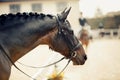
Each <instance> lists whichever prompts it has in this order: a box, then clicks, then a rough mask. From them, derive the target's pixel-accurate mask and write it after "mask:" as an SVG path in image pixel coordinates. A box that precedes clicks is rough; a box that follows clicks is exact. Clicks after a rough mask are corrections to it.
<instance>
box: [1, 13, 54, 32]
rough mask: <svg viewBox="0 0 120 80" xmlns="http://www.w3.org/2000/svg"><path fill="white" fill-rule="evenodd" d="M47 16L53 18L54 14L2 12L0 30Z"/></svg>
mask: <svg viewBox="0 0 120 80" xmlns="http://www.w3.org/2000/svg"><path fill="white" fill-rule="evenodd" d="M45 17H49V18H51V19H52V18H53V15H50V14H47V15H45V14H43V13H40V14H38V13H32V12H30V13H25V12H24V13H16V14H12V13H9V14H2V15H0V30H2V29H4V28H7V27H9V26H11V25H14V24H17V23H24V22H26V21H30V20H32V19H41V20H44V18H45Z"/></svg>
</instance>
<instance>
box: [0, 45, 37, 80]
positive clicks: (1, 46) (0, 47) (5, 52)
mask: <svg viewBox="0 0 120 80" xmlns="http://www.w3.org/2000/svg"><path fill="white" fill-rule="evenodd" d="M0 49H1V50H2V51H3V52H4V54H5V55H6V57H7V58H8V60H9V61H10V62H11V64H12V65H13V66H14V67H15V68H16V69H18V70H19V71H20V72H22V73H23V74H25V75H26V76H28V77H29V78H31V79H33V80H36V79H34V78H32V77H31V76H30V75H28V74H27V73H25V72H24V71H22V70H21V69H20V68H18V67H17V66H16V65H15V64H14V62H13V61H12V59H11V58H10V56H9V55H8V54H7V53H8V52H7V51H6V50H5V49H4V47H3V45H2V44H1V43H0Z"/></svg>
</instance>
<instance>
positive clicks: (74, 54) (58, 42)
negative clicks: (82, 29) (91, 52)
mask: <svg viewBox="0 0 120 80" xmlns="http://www.w3.org/2000/svg"><path fill="white" fill-rule="evenodd" d="M70 10H71V8H69V9H68V10H67V11H66V10H64V11H63V12H62V13H61V14H58V15H57V17H56V21H57V24H58V25H57V32H56V34H55V35H54V37H52V41H51V45H50V48H51V49H53V50H55V51H57V52H60V54H62V55H63V56H65V57H66V58H67V59H71V60H72V62H73V64H74V65H83V64H84V63H85V61H86V59H87V56H86V54H85V51H84V49H83V47H82V45H81V44H80V43H79V41H78V39H77V37H76V36H75V34H74V31H73V30H72V29H71V25H70V23H69V21H68V20H66V19H67V16H68V14H69V12H70Z"/></svg>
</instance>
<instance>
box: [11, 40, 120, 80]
mask: <svg viewBox="0 0 120 80" xmlns="http://www.w3.org/2000/svg"><path fill="white" fill-rule="evenodd" d="M54 53H55V52H53V51H51V50H49V48H48V47H47V46H39V47H37V48H36V49H34V50H33V51H31V52H30V53H29V54H27V55H25V56H24V57H23V58H21V59H20V60H19V61H20V62H22V63H24V64H27V65H34V66H41V65H42V64H44V63H45V62H47V60H48V58H49V56H50V55H51V54H54ZM57 55H58V56H55V58H57V60H58V59H60V57H61V56H60V55H59V54H58V53H57ZM87 56H88V60H87V61H86V63H85V64H84V65H82V66H73V65H72V63H71V64H70V65H69V66H68V67H67V69H66V70H65V72H64V74H65V79H64V80H120V39H99V40H98V39H97V40H93V41H92V42H91V43H90V45H89V47H88V49H87ZM53 59H54V58H53ZM50 62H52V61H50ZM65 63H66V61H62V62H61V64H62V65H60V64H59V65H60V66H58V67H60V69H62V68H63V67H64V66H65ZM16 65H18V67H19V68H20V69H22V70H23V71H24V72H26V73H27V74H29V75H31V76H33V75H34V74H35V73H36V72H37V71H38V70H39V69H31V68H27V67H24V66H21V65H20V64H18V63H17V62H16ZM49 70H50V68H49V69H48V68H46V69H44V70H43V72H41V74H40V75H39V76H42V77H43V78H45V77H47V76H46V75H45V74H46V72H49ZM10 80H31V79H30V78H28V77H27V76H25V75H24V74H22V73H21V72H19V71H18V70H16V69H15V68H14V67H12V73H11V77H10ZM37 80H45V79H37Z"/></svg>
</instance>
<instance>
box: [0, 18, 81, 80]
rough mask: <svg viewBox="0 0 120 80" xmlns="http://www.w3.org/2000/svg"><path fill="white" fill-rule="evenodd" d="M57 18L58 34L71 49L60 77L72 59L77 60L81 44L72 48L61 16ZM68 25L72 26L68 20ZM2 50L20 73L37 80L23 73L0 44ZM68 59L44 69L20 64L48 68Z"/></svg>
mask: <svg viewBox="0 0 120 80" xmlns="http://www.w3.org/2000/svg"><path fill="white" fill-rule="evenodd" d="M55 18H56V21H57V24H58V25H57V28H58V34H59V35H61V36H62V39H63V40H64V41H65V42H66V44H67V46H68V47H69V49H70V53H69V54H70V56H69V60H68V63H67V64H66V66H65V67H64V68H63V69H62V71H61V72H60V73H59V74H58V76H59V75H60V74H61V73H62V72H63V71H64V70H65V69H66V67H67V66H68V64H69V63H70V61H71V60H72V58H75V57H76V56H77V53H76V50H77V49H78V48H79V47H80V43H79V42H78V44H77V45H75V46H74V47H72V44H71V42H70V40H69V39H68V37H67V36H66V34H65V33H64V30H63V29H62V27H61V26H62V24H61V21H60V19H59V16H57V17H55ZM65 22H66V24H67V25H68V26H70V23H69V22H68V21H67V20H66V21H65ZM0 49H2V51H3V52H4V53H5V55H6V57H7V58H8V59H9V61H10V62H11V63H12V65H13V66H14V67H15V68H16V69H18V70H19V71H20V72H22V73H23V74H25V75H26V76H28V77H29V78H31V79H33V80H36V79H34V78H32V77H31V76H30V75H28V74H26V73H25V72H24V71H22V70H21V69H19V68H18V67H17V66H16V65H15V64H14V62H13V61H12V59H11V58H10V56H9V55H8V51H6V50H5V49H4V46H3V45H2V43H0ZM65 58H66V57H63V58H61V59H60V60H58V61H56V62H54V63H51V64H48V65H45V66H42V67H33V66H28V65H25V64H23V63H20V62H18V63H20V64H21V65H23V66H27V67H32V68H45V67H48V66H51V65H54V64H56V63H58V62H60V61H62V60H63V59H65Z"/></svg>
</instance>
